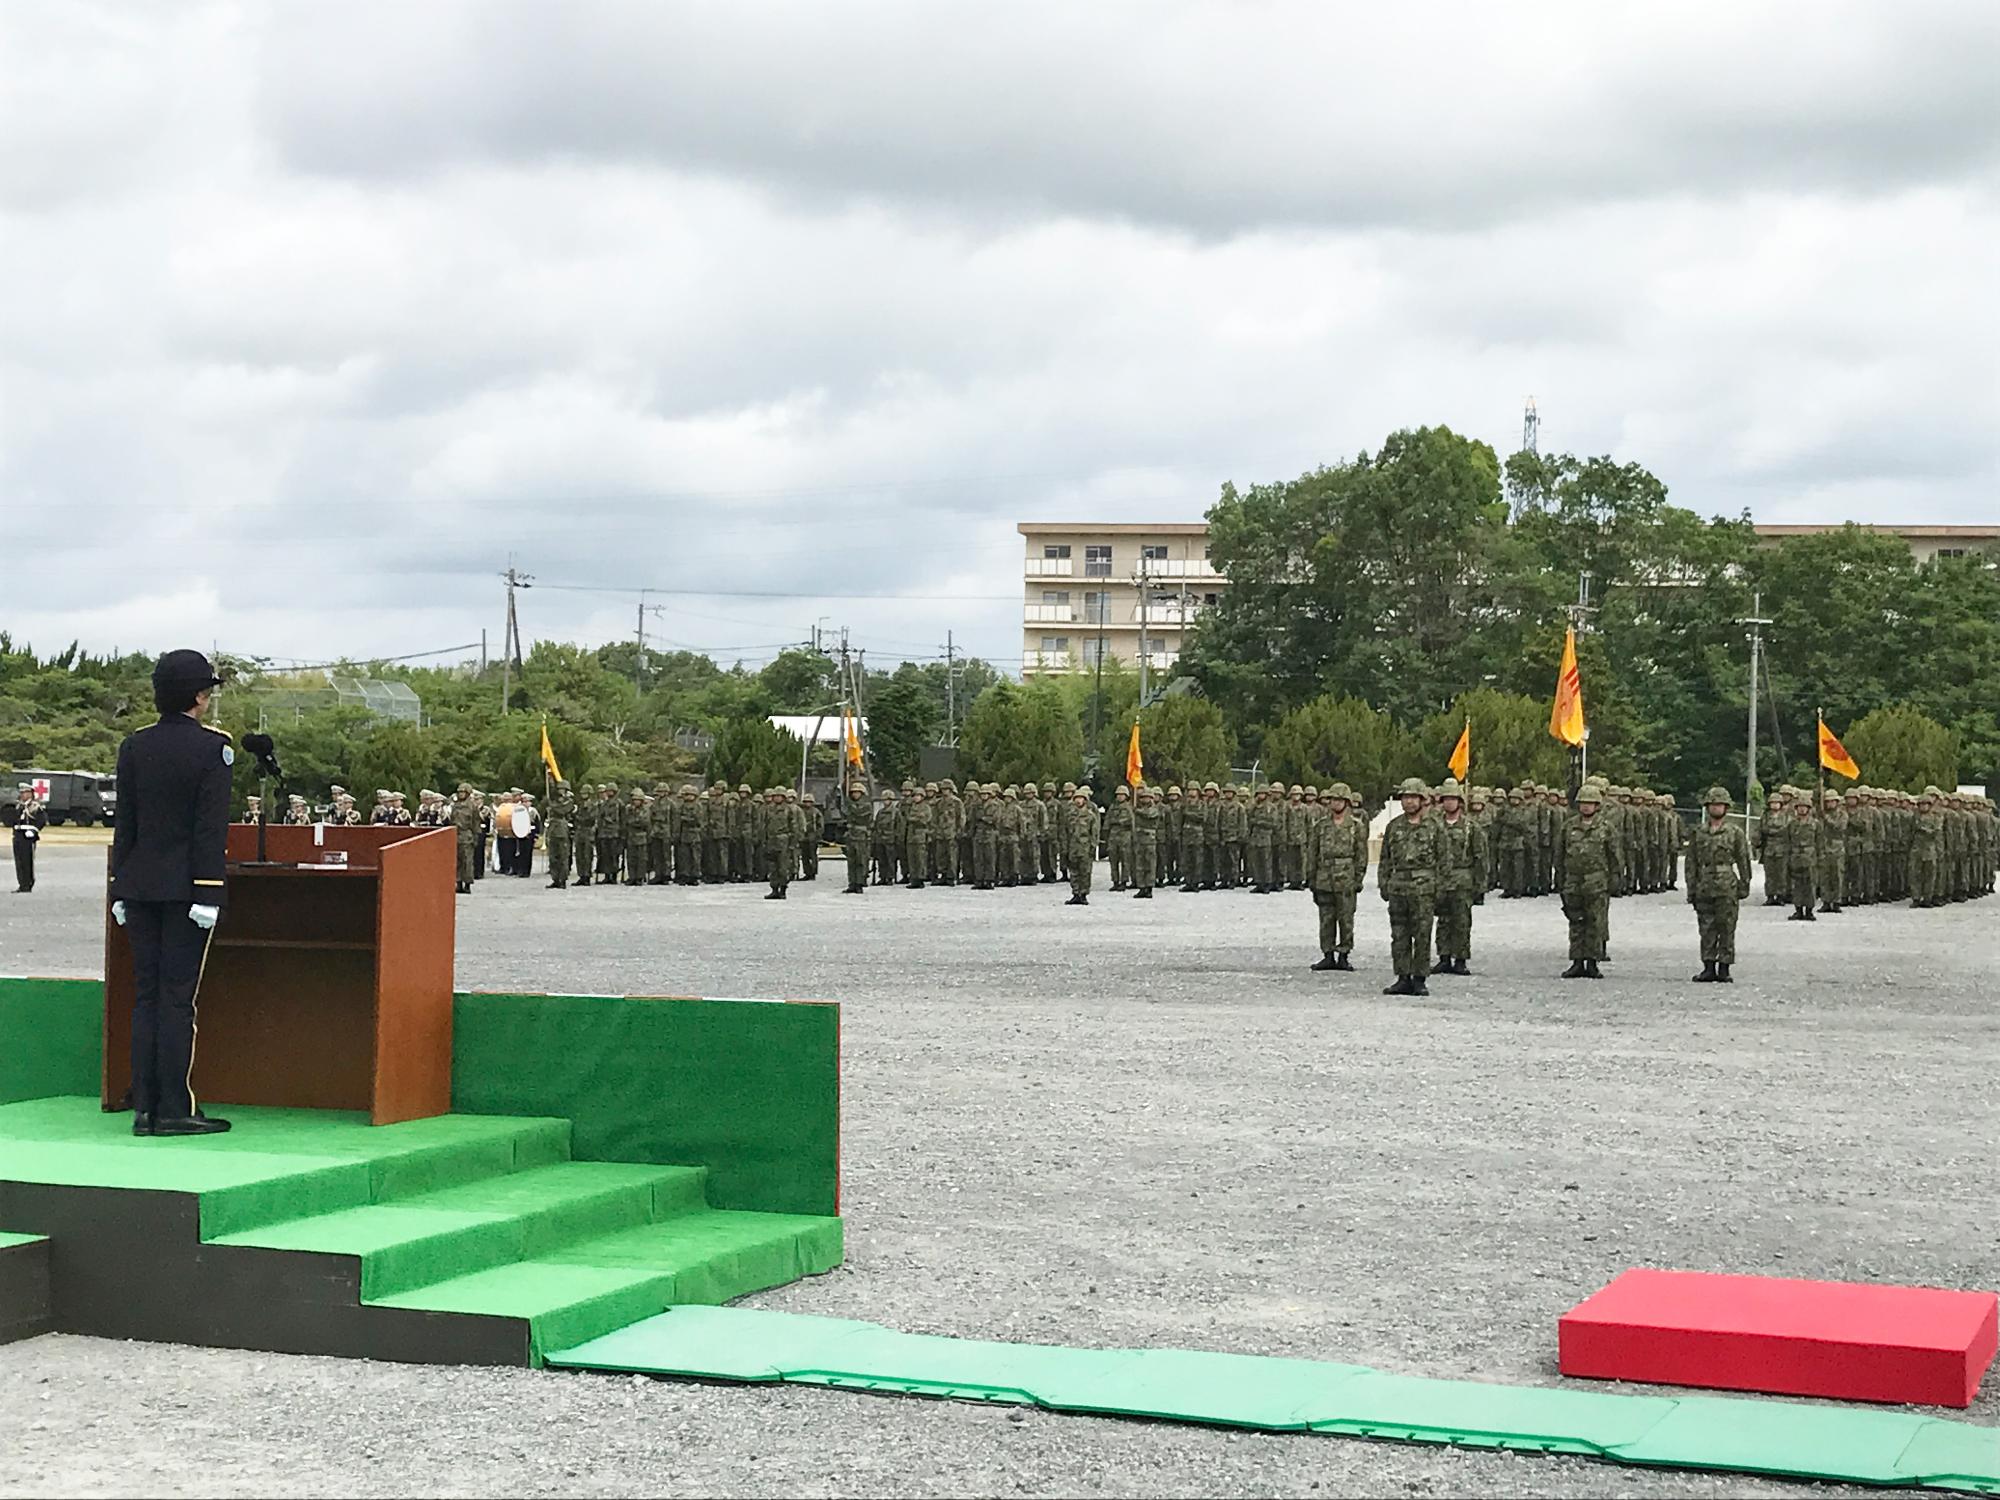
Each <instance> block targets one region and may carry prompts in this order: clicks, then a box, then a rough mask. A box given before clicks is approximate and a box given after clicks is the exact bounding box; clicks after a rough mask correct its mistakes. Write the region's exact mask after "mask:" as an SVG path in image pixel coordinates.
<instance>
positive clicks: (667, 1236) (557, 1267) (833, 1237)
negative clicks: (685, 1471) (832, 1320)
mask: <svg viewBox="0 0 2000 1500" xmlns="http://www.w3.org/2000/svg"><path fill="white" fill-rule="evenodd" d="M841 1235H842V1230H841V1221H840V1220H838V1219H832V1218H816V1217H812V1216H808V1215H795V1214H761V1213H741V1212H732V1211H729V1210H725V1209H703V1210H699V1211H697V1212H692V1213H683V1214H679V1215H676V1216H675V1217H673V1218H669V1219H664V1220H662V1221H660V1222H659V1223H656V1224H644V1225H638V1226H634V1227H631V1228H627V1229H620V1230H615V1231H613V1232H611V1233H608V1234H603V1235H598V1236H596V1237H594V1238H591V1239H586V1240H580V1241H578V1242H576V1243H575V1244H572V1245H569V1246H567V1247H565V1248H562V1249H560V1250H554V1251H551V1252H548V1253H546V1254H542V1255H536V1256H531V1257H529V1258H526V1259H523V1260H521V1261H518V1262H516V1263H514V1264H512V1265H502V1266H495V1267H493V1268H491V1269H489V1270H484V1271H475V1272H472V1273H471V1274H469V1275H465V1276H455V1277H451V1278H448V1279H446V1280H443V1281H438V1282H434V1283H432V1284H431V1285H429V1286H423V1287H418V1288H415V1289H413V1290H410V1291H405V1292H397V1293H392V1294H390V1295H387V1296H383V1297H371V1298H369V1299H368V1303H369V1305H370V1306H375V1307H400V1308H412V1309H418V1310H422V1311H427V1312H446V1313H469V1314H476V1315H480V1316H485V1317H499V1318H519V1319H522V1320H524V1321H526V1322H527V1323H528V1325H529V1341H530V1351H531V1357H532V1359H533V1360H534V1362H535V1363H537V1364H539V1363H540V1362H541V1358H542V1355H543V1352H544V1351H546V1350H549V1349H559V1348H563V1347H566V1346H568V1345H572V1344H579V1343H582V1342H584V1341H586V1340H588V1339H593V1338H597V1337H599V1336H600V1335H603V1334H606V1333H609V1332H611V1331H612V1330H613V1329H615V1328H621V1327H623V1326H625V1325H626V1324H629V1323H634V1322H637V1321H638V1320H640V1319H642V1318H649V1317H652V1316H653V1315H654V1314H655V1313H659V1312H662V1311H664V1310H665V1309H667V1308H669V1307H672V1306H674V1305H676V1304H679V1303H691V1302H692V1303H719V1302H724V1301H727V1300H728V1299H730V1298H733V1297H741V1296H745V1295H747V1294H749V1293H751V1292H756V1291H763V1290H765V1289H767V1288H769V1287H773V1286H781V1285H784V1284H785V1283H787V1282H791V1281H796V1280H797V1279H798V1278H800V1277H801V1276H807V1275H817V1274H818V1273H820V1272H823V1271H829V1270H832V1269H833V1267H834V1266H836V1265H838V1264H839V1263H840V1256H841Z"/></svg>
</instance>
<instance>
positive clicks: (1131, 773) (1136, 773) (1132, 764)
mask: <svg viewBox="0 0 2000 1500" xmlns="http://www.w3.org/2000/svg"><path fill="white" fill-rule="evenodd" d="M1125 779H1126V781H1128V782H1130V783H1131V784H1132V785H1133V786H1137V785H1139V783H1141V782H1142V781H1144V780H1145V779H1146V758H1145V757H1144V756H1142V755H1141V754H1140V753H1139V721H1138V720H1137V719H1134V720H1133V721H1132V748H1131V749H1129V750H1127V751H1126V752H1125Z"/></svg>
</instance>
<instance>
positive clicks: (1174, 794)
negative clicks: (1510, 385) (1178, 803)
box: [1167, 786, 1181, 797]
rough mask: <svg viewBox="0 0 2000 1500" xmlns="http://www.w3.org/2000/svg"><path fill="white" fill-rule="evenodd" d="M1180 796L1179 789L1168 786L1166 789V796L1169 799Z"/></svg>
mask: <svg viewBox="0 0 2000 1500" xmlns="http://www.w3.org/2000/svg"><path fill="white" fill-rule="evenodd" d="M1180 794H1181V789H1180V788H1179V787H1177V786H1170V787H1168V788H1167V795H1168V796H1169V797H1178V796H1179V795H1180Z"/></svg>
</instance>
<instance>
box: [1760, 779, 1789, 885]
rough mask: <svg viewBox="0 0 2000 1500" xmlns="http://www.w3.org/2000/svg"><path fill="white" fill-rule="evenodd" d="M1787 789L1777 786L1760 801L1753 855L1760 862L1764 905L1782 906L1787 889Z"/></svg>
mask: <svg viewBox="0 0 2000 1500" xmlns="http://www.w3.org/2000/svg"><path fill="white" fill-rule="evenodd" d="M1790 792H1791V788H1790V787H1786V786H1781V787H1779V788H1778V790H1777V791H1775V792H1773V793H1772V794H1771V796H1770V797H1769V798H1768V799H1767V800H1766V801H1765V803H1764V816H1763V818H1762V820H1761V821H1760V822H1759V823H1758V836H1759V837H1758V846H1757V857H1758V858H1759V859H1761V860H1762V861H1763V862H1764V904H1765V905H1766V906H1783V905H1784V904H1785V896H1786V894H1787V893H1788V892H1789V891H1790V890H1791V860H1790V856H1789V855H1788V854H1787V852H1786V849H1787V845H1788V843H1789V841H1790V839H1791V836H1792V832H1791V824H1792V809H1791V797H1790Z"/></svg>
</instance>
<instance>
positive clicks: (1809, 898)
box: [1785, 792, 1819, 922]
mask: <svg viewBox="0 0 2000 1500" xmlns="http://www.w3.org/2000/svg"><path fill="white" fill-rule="evenodd" d="M1785 875H1786V881H1787V888H1788V889H1789V890H1790V892H1791V901H1792V914H1791V915H1790V916H1789V917H1787V918H1786V919H1785V920H1786V921H1788V922H1813V921H1817V920H1818V918H1816V917H1815V916H1814V915H1813V899H1814V897H1815V896H1816V895H1817V891H1816V889H1815V887H1816V886H1817V884H1818V881H1819V829H1818V827H1817V826H1815V824H1814V823H1813V809H1812V799H1811V798H1810V797H1808V796H1806V794H1805V793H1804V792H1801V793H1799V795H1798V796H1796V797H1794V798H1793V799H1792V802H1791V818H1790V819H1789V821H1788V823H1787V825H1786V828H1785Z"/></svg>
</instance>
